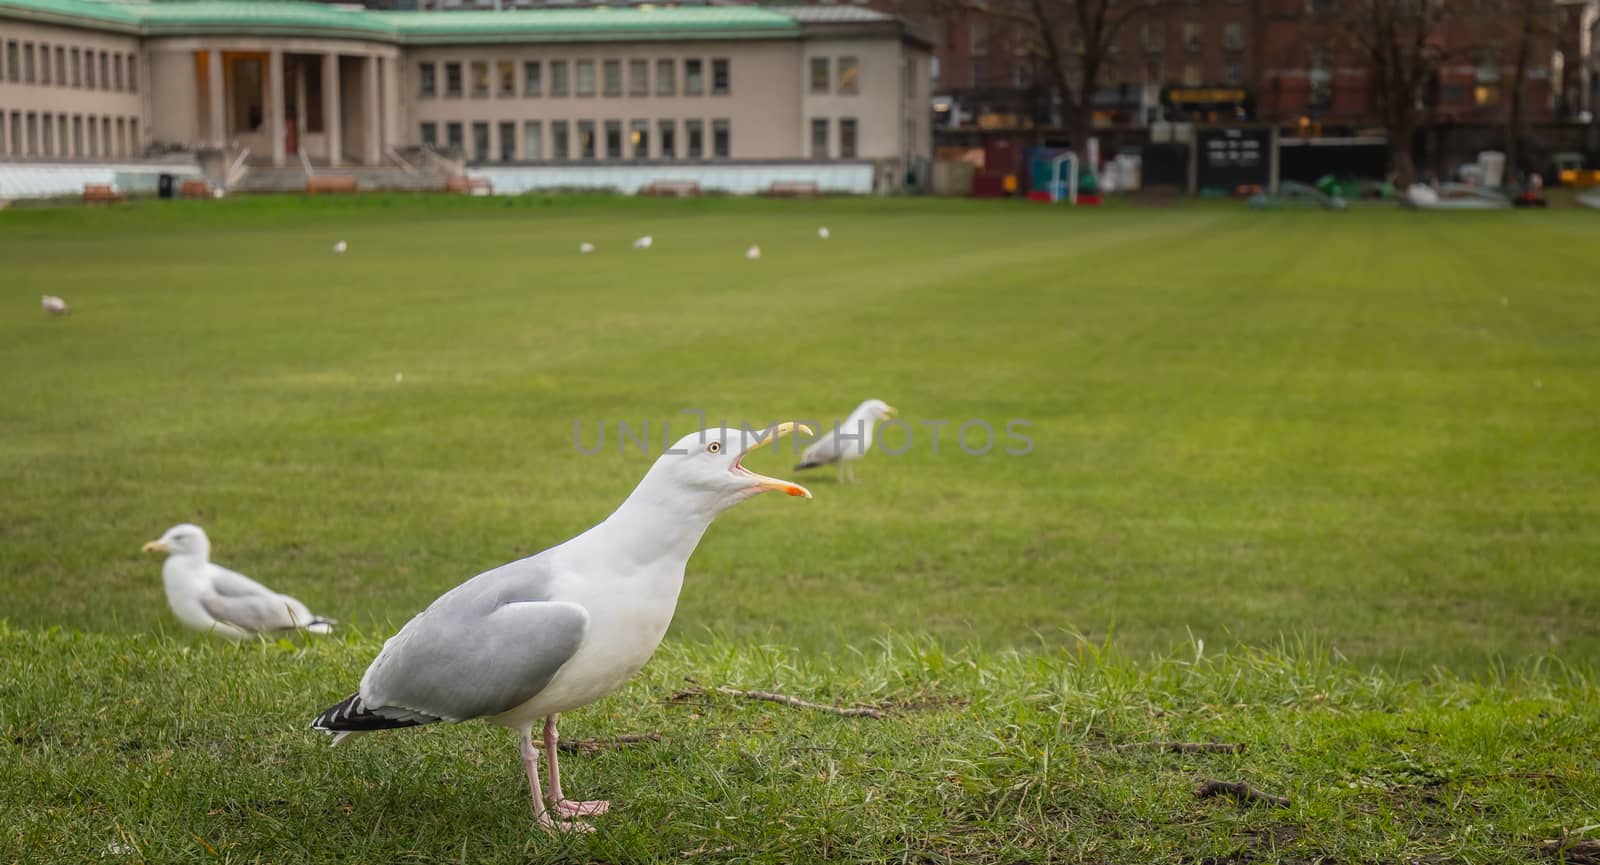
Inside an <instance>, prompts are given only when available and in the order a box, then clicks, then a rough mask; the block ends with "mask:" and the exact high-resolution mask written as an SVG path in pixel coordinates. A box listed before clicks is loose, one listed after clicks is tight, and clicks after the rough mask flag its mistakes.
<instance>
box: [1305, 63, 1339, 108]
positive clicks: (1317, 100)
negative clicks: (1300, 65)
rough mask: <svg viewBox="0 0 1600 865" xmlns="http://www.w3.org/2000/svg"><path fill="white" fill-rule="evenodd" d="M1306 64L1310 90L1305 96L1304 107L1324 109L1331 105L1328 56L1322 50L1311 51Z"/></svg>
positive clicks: (1330, 77) (1331, 73) (1331, 80)
mask: <svg viewBox="0 0 1600 865" xmlns="http://www.w3.org/2000/svg"><path fill="white" fill-rule="evenodd" d="M1307 65H1308V69H1307V73H1306V78H1307V79H1308V81H1309V88H1310V92H1309V93H1308V95H1307V97H1306V107H1307V108H1310V109H1311V110H1313V111H1325V110H1327V109H1328V108H1329V107H1330V106H1332V105H1333V67H1331V66H1329V65H1328V56H1327V54H1325V53H1324V52H1322V51H1312V52H1311V60H1310V62H1309V63H1308V64H1307Z"/></svg>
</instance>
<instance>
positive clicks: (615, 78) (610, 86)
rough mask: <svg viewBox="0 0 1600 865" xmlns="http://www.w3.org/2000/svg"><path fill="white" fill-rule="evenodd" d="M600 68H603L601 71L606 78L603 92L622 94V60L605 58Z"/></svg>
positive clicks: (612, 94) (611, 94) (609, 94)
mask: <svg viewBox="0 0 1600 865" xmlns="http://www.w3.org/2000/svg"><path fill="white" fill-rule="evenodd" d="M601 69H602V70H603V72H604V74H605V78H606V81H605V84H606V89H605V94H606V95H607V96H621V95H622V61H621V60H607V61H605V62H604V63H603V64H601Z"/></svg>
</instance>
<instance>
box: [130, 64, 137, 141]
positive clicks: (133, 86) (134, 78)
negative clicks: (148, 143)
mask: <svg viewBox="0 0 1600 865" xmlns="http://www.w3.org/2000/svg"><path fill="white" fill-rule="evenodd" d="M137 66H138V64H136V63H134V62H133V55H132V54H129V55H128V92H129V93H134V92H137V91H138V89H139V76H138V75H136V74H134V71H133V70H134V69H135V68H136V67H137ZM133 123H134V128H135V129H137V128H139V127H138V123H139V121H137V120H135V121H133Z"/></svg>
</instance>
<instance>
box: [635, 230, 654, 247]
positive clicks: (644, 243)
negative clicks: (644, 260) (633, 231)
mask: <svg viewBox="0 0 1600 865" xmlns="http://www.w3.org/2000/svg"><path fill="white" fill-rule="evenodd" d="M655 242H656V241H655V238H653V237H651V236H650V235H648V234H646V235H645V236H644V237H641V238H639V239H638V240H635V241H634V242H633V248H634V249H649V248H650V244H652V243H655Z"/></svg>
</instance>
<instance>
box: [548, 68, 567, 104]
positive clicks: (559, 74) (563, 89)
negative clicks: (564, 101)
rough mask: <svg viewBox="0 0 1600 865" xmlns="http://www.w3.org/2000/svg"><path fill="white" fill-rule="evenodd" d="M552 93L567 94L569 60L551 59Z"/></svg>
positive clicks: (557, 94)
mask: <svg viewBox="0 0 1600 865" xmlns="http://www.w3.org/2000/svg"><path fill="white" fill-rule="evenodd" d="M550 95H551V96H565V95H567V61H565V60H552V61H550Z"/></svg>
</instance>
